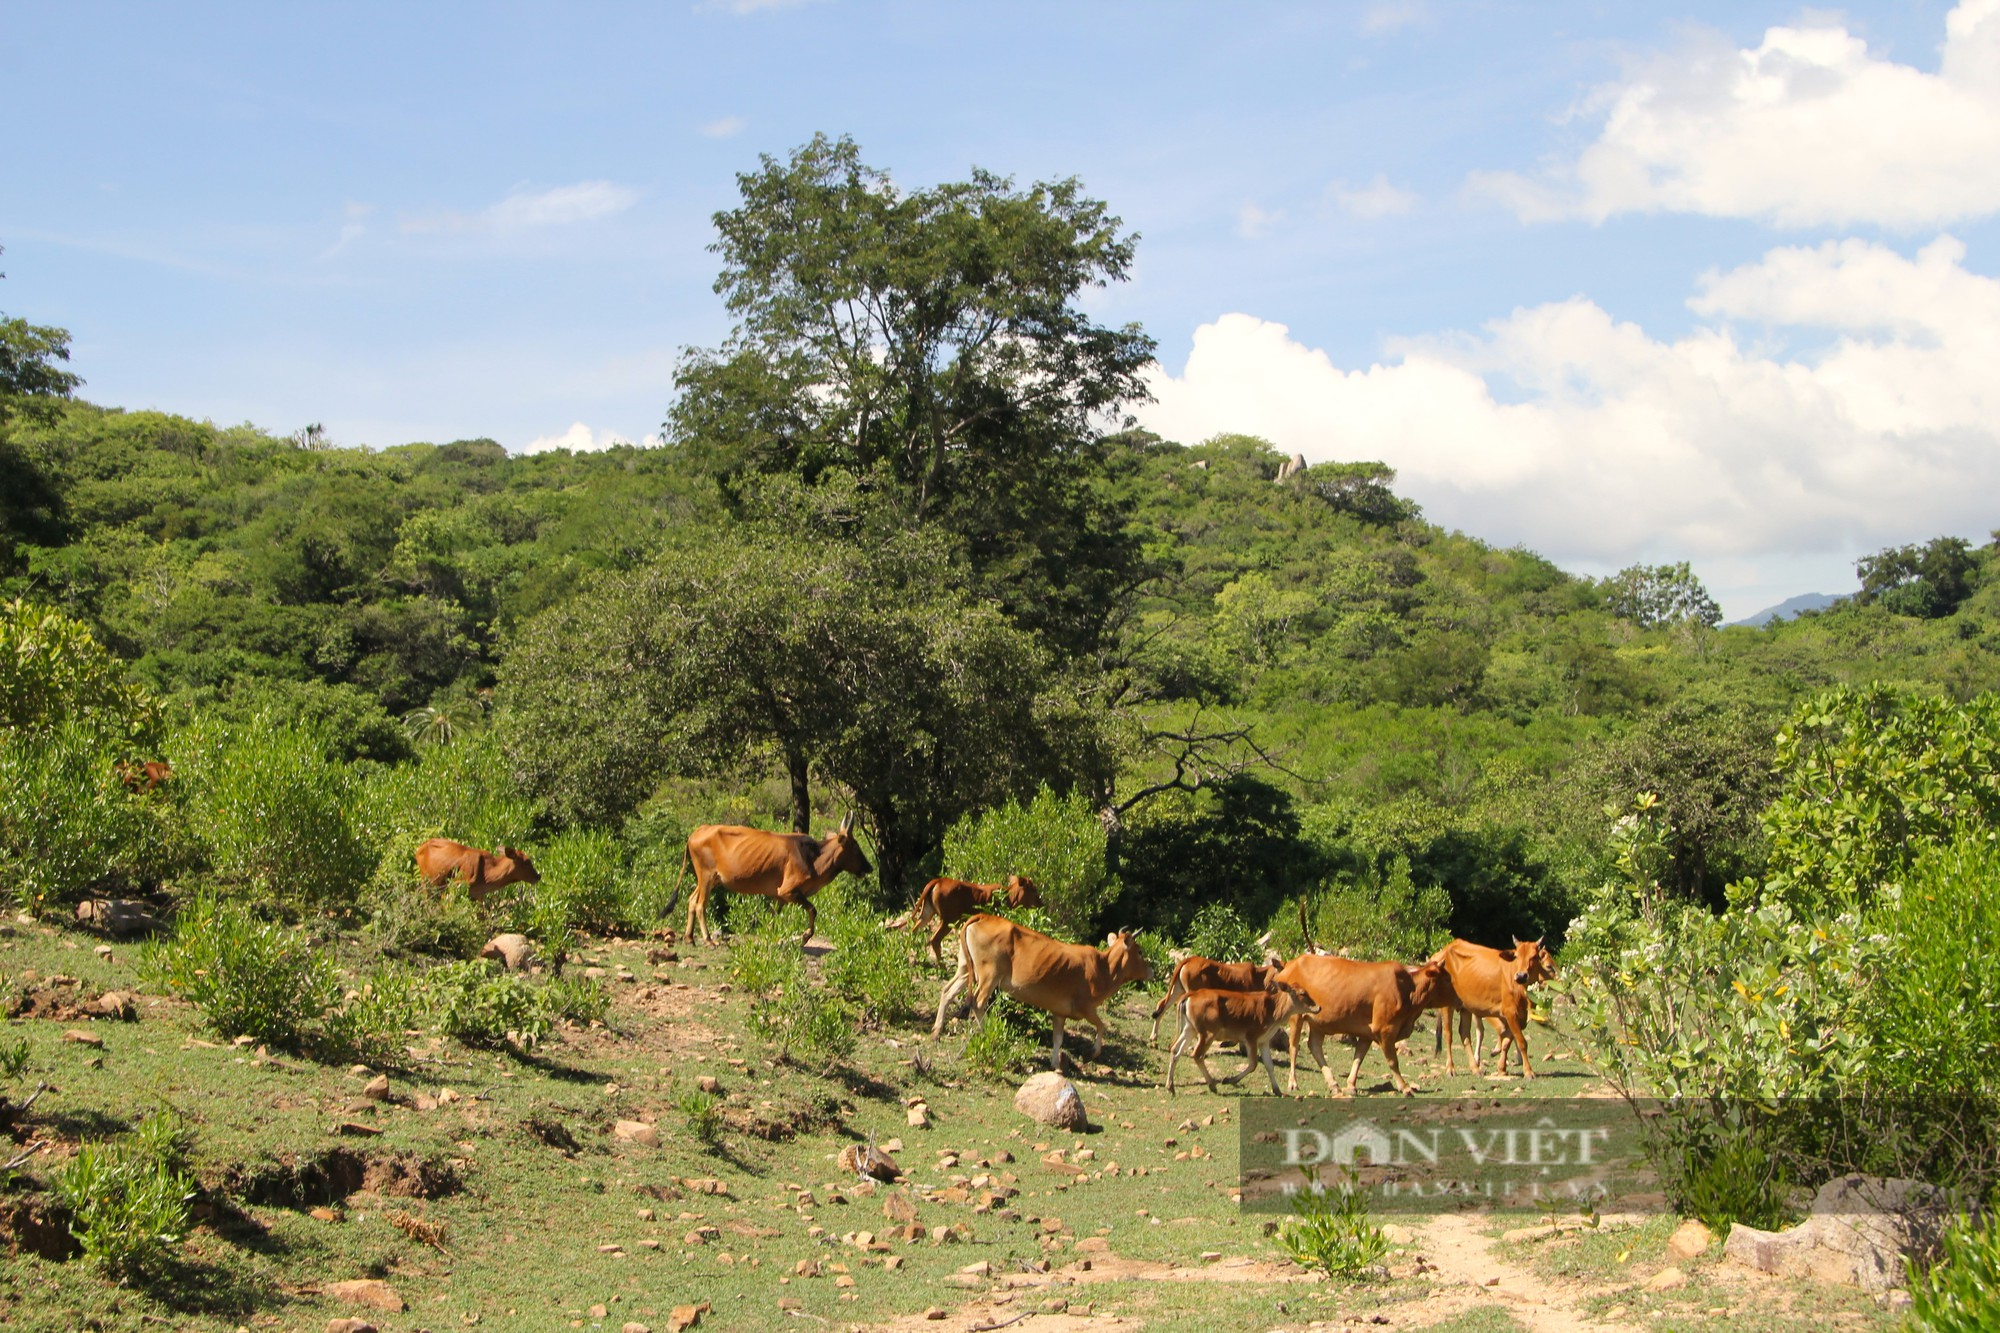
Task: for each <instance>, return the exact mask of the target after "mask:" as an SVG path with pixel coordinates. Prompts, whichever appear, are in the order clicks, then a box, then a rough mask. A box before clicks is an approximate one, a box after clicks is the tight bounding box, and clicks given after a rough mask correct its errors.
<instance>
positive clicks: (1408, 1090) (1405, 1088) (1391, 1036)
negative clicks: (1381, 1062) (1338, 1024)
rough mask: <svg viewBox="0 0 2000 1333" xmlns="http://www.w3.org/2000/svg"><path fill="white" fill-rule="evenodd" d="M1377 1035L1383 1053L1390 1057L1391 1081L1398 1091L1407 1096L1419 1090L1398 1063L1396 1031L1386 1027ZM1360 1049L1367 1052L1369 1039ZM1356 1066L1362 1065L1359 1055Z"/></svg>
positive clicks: (1356, 1058) (1355, 1061) (1364, 1041)
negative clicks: (1406, 1076)
mask: <svg viewBox="0 0 2000 1333" xmlns="http://www.w3.org/2000/svg"><path fill="white" fill-rule="evenodd" d="M1375 1035H1376V1040H1378V1041H1380V1042H1381V1043H1382V1054H1383V1055H1385V1056H1387V1057H1389V1078H1390V1080H1391V1081H1393V1082H1394V1083H1395V1085H1396V1089H1397V1091H1399V1092H1401V1093H1402V1094H1403V1095H1404V1096H1405V1097H1408V1096H1410V1095H1411V1094H1412V1093H1414V1092H1416V1091H1418V1089H1417V1087H1416V1086H1415V1085H1414V1084H1412V1083H1411V1082H1410V1080H1408V1079H1406V1078H1404V1077H1403V1067H1402V1066H1401V1065H1399V1064H1397V1063H1396V1034H1395V1032H1394V1031H1392V1030H1390V1029H1387V1028H1384V1029H1381V1030H1380V1031H1378V1032H1377V1033H1376V1034H1375ZM1359 1049H1360V1050H1361V1051H1363V1052H1365V1051H1366V1050H1367V1049H1368V1046H1367V1041H1366V1039H1365V1038H1364V1039H1363V1041H1362V1044H1361V1046H1360V1048H1359ZM1354 1066H1355V1068H1357V1069H1359V1068H1360V1067H1361V1059H1360V1056H1359V1055H1357V1056H1356V1057H1355V1060H1354Z"/></svg>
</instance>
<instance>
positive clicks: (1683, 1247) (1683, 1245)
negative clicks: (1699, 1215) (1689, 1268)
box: [1667, 1217, 1715, 1259]
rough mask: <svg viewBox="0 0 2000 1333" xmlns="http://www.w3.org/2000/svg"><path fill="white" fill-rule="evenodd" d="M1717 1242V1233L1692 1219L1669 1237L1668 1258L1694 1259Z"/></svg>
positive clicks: (1675, 1229)
mask: <svg viewBox="0 0 2000 1333" xmlns="http://www.w3.org/2000/svg"><path fill="white" fill-rule="evenodd" d="M1714 1241H1715V1233H1714V1232H1713V1231H1710V1230H1709V1229H1708V1228H1707V1227H1705V1226H1703V1225H1702V1224H1701V1223H1700V1222H1698V1221H1696V1220H1695V1219H1694V1218H1692V1217H1690V1218H1689V1219H1688V1220H1687V1221H1685V1222H1683V1223H1681V1224H1680V1225H1679V1226H1678V1227H1675V1228H1674V1234H1673V1235H1671V1236H1669V1237H1667V1258H1669V1259H1692V1258H1694V1257H1695V1256H1696V1255H1698V1254H1700V1253H1702V1252H1703V1251H1704V1250H1706V1249H1707V1248H1708V1247H1709V1246H1710V1245H1711V1244H1713V1243H1714Z"/></svg>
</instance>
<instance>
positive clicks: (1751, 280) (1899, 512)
mask: <svg viewBox="0 0 2000 1333" xmlns="http://www.w3.org/2000/svg"><path fill="white" fill-rule="evenodd" d="M1963 254H1964V250H1963V247H1962V246H1961V245H1960V244H1959V243H1958V242H1957V241H1955V240H1953V239H1951V238H1949V237H1947V238H1942V239H1940V240H1938V241H1937V242H1934V243H1933V244H1931V245H1930V246H1928V247H1926V248H1925V249H1923V250H1922V251H1921V252H1919V253H1918V254H1917V255H1916V256H1915V257H1914V258H1907V257H1904V256H1902V255H1899V254H1897V253H1896V252H1894V251H1892V250H1889V249H1887V248H1885V247H1882V246H1879V245H1872V244H1866V243H1862V242H1857V241H1844V242H1838V243H1833V244H1828V245H1824V246H1820V247H1817V248H1800V249H1778V250H1773V251H1771V252H1770V253H1769V254H1767V255H1765V256H1764V257H1763V258H1762V259H1761V260H1759V261H1758V262H1756V263H1753V264H1749V265H1745V266H1744V267H1742V268H1739V269H1736V270H1733V271H1730V272H1726V273H1715V274H1710V275H1708V276H1706V277H1705V278H1704V279H1703V280H1702V282H1701V284H1700V289H1699V291H1698V293H1697V294H1696V295H1695V296H1694V297H1693V298H1692V299H1691V300H1690V302H1689V304H1690V306H1691V307H1692V308H1693V309H1694V310H1695V311H1696V312H1697V313H1698V314H1700V315H1702V316H1703V317H1704V318H1705V319H1707V320H1709V321H1712V322H1710V323H1707V324H1706V325H1705V326H1703V327H1700V328H1697V329H1696V330H1694V331H1693V332H1691V333H1689V334H1688V335H1686V336H1685V337H1683V338H1680V339H1678V340H1675V341H1672V342H1665V341H1660V340H1658V339H1655V338H1653V337H1650V336H1649V335H1648V334H1647V333H1646V332H1645V331H1644V330H1642V329H1641V328H1639V327H1638V326H1637V325H1635V324H1630V323H1621V322H1619V321H1617V320H1615V319H1613V318H1612V317H1611V316H1610V315H1609V314H1607V313H1606V312H1605V311H1604V310H1603V309H1601V308H1599V307H1598V306H1597V305H1596V304H1594V303H1593V302H1591V301H1589V300H1586V299H1584V298H1582V297H1577V298H1573V299H1571V300H1568V301H1562V302H1556V303H1552V304H1548V305H1541V306H1535V307H1532V308H1523V309H1519V310H1516V311H1514V312H1513V313H1512V314H1510V315H1509V316H1507V317H1506V318H1504V319H1498V320H1494V321H1493V322H1491V323H1490V324H1488V325H1487V326H1486V327H1485V329H1484V330H1482V331H1481V332H1480V333H1479V334H1477V335H1451V336H1442V337H1432V338H1421V339H1409V340H1403V341H1399V342H1397V343H1395V344H1392V345H1391V346H1390V347H1389V349H1388V352H1389V354H1390V355H1389V357H1388V358H1387V359H1386V360H1385V361H1384V362H1382V363H1379V364H1376V365H1372V366H1369V367H1368V368H1366V369H1354V370H1346V369H1343V368H1341V367H1339V366H1336V365H1334V364H1333V363H1332V361H1331V360H1330V359H1329V358H1328V357H1327V356H1326V354H1325V353H1323V352H1320V351H1317V350H1315V349H1312V348H1308V347H1306V346H1303V345H1302V344H1300V343H1298V342H1297V341H1295V340H1293V339H1292V338H1291V336H1290V335H1289V332H1288V331H1287V329H1286V328H1285V326H1284V325H1281V324H1273V323H1269V322H1266V321H1263V320H1259V319H1256V318H1253V317H1252V316H1249V315H1245V314H1230V315H1224V316H1223V317H1222V318H1220V319H1218V320H1216V321H1215V322H1214V323H1212V324H1206V325H1203V326H1202V327H1201V328H1200V329H1198V330H1197V331H1196V333H1195V336H1194V349H1193V352H1192V354H1191V355H1190V357H1189V358H1188V362H1187V367H1186V369H1185V371H1184V372H1183V373H1182V374H1181V375H1178V376H1171V375H1168V374H1166V373H1165V372H1164V371H1156V372H1155V374H1154V376H1153V380H1152V388H1153V390H1154V393H1155V394H1156V396H1157V399H1158V401H1157V402H1155V403H1154V404H1152V405H1150V406H1147V407H1144V408H1142V409H1140V411H1139V413H1138V415H1139V418H1140V421H1141V422H1142V423H1143V424H1144V425H1146V426H1147V427H1149V428H1150V429H1153V430H1155V431H1158V432H1160V433H1161V434H1163V435H1166V436H1168V437H1169V438H1173V439H1179V440H1183V441H1194V440H1198V439H1201V438H1204V437H1206V436H1208V435H1210V434H1213V433H1216V432H1220V431H1245V432H1249V433H1252V434H1257V435H1262V436H1264V437H1266V438H1268V439H1270V440H1272V441H1273V442H1274V443H1276V444H1277V445H1278V446H1279V447H1280V448H1282V449H1284V450H1285V451H1286V452H1291V451H1294V450H1297V451H1301V452H1303V453H1304V454H1305V455H1306V457H1307V458H1308V459H1311V460H1314V461H1319V460H1324V459H1362V458H1378V459H1381V460H1383V461H1385V462H1387V463H1389V464H1390V465H1392V466H1393V467H1395V468H1397V469H1398V471H1399V472H1400V474H1401V479H1400V482H1399V487H1400V488H1401V489H1403V490H1404V491H1405V492H1406V493H1407V494H1410V495H1411V496H1413V497H1414V498H1416V499H1417V500H1418V501H1420V502H1421V503H1422V504H1423V505H1424V506H1425V509H1426V511H1427V512H1428V514H1429V516H1430V517H1431V518H1432V519H1433V520H1435V521H1437V522H1440V523H1443V524H1445V525H1446V526H1449V527H1459V528H1463V529H1465V530H1467V531H1469V532H1473V533H1476V534H1477V535H1479V536H1481V537H1484V538H1487V539H1489V540H1495V541H1499V542H1502V543H1511V542H1522V543H1525V544H1526V545H1528V546H1530V547H1533V548H1534V549H1536V550H1539V551H1541V552H1543V553H1544V554H1546V555H1548V556H1550V557H1551V558H1553V559H1556V560H1558V561H1561V562H1564V563H1572V564H1585V565H1591V566H1596V567H1612V568H1615V567H1617V566H1618V565H1620V564H1624V563H1629V562H1630V561H1632V560H1635V559H1676V560H1678V559H1690V558H1691V559H1694V560H1696V561H1697V562H1698V563H1699V562H1701V561H1710V562H1726V563H1728V564H1730V565H1731V566H1732V567H1734V568H1738V569H1745V570H1747V569H1751V568H1753V567H1757V566H1760V565H1761V566H1770V565H1772V564H1774V563H1779V562H1784V561H1797V560H1802V559H1803V560H1810V559H1812V558H1816V557H1825V558H1828V559H1833V560H1834V561H1835V563H1838V558H1839V557H1846V556H1852V555H1853V554H1857V553H1862V552H1866V551H1870V550H1875V549H1878V548H1880V547H1881V546H1884V545H1888V544H1890V543H1893V542H1903V541H1910V540H1914V539H1918V538H1922V537H1928V536H1935V535H1937V534H1939V533H1945V532H1956V533H1961V534H1976V533H1980V532H1983V531H1985V530H1986V528H1987V527H1989V526H1991V525H1992V522H1993V514H1992V504H1991V498H1992V496H1993V494H1994V493H1995V491H1996V489H2000V377H1996V376H1994V375H1993V374H1992V367H1993V366H1994V365H1995V364H2000V281H1995V280H1994V279H1991V278H1986V277H1982V276H1980V275H1978V274H1975V273H1972V272H1969V271H1968V270H1966V269H1965V268H1964V267H1963V266H1962V264H1961V262H1960V260H1961V259H1962V257H1963ZM1739 321H1740V322H1754V323H1756V324H1759V325H1767V326H1770V327H1769V328H1765V329H1759V330H1757V334H1756V336H1755V337H1753V338H1749V339H1742V338H1739V336H1738V334H1737V331H1736V330H1735V329H1734V328H1733V327H1732V325H1733V324H1734V323H1736V322H1739ZM1794 328H1796V329H1801V330H1803V331H1804V332H1805V334H1806V337H1805V338H1804V339H1803V340H1802V345H1807V346H1810V347H1812V348H1813V349H1814V350H1812V351H1811V352H1810V353H1806V352H1801V353H1799V354H1796V355H1788V354H1787V353H1785V352H1784V350H1783V347H1784V337H1785V335H1786V332H1787V331H1788V330H1790V329H1794ZM1798 590H1799V589H1794V591H1798ZM1744 609H1755V608H1754V607H1747V608H1744Z"/></svg>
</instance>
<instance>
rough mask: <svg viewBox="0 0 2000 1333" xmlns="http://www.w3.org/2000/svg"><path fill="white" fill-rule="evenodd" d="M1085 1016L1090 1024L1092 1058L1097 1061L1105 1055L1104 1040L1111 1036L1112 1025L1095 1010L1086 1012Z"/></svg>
mask: <svg viewBox="0 0 2000 1333" xmlns="http://www.w3.org/2000/svg"><path fill="white" fill-rule="evenodd" d="M1083 1016H1084V1019H1085V1020H1086V1021H1087V1022H1089V1024H1090V1028H1091V1032H1090V1058H1091V1059H1093V1060H1095V1059H1096V1058H1097V1057H1098V1056H1100V1055H1102V1054H1104V1039H1105V1038H1106V1037H1108V1036H1110V1035H1111V1025H1110V1024H1109V1023H1107V1022H1105V1021H1104V1016H1103V1015H1102V1014H1100V1013H1098V1012H1097V1010H1096V1009H1095V1008H1092V1009H1089V1010H1086V1011H1085V1013H1084V1015H1083Z"/></svg>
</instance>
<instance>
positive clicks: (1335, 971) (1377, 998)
mask: <svg viewBox="0 0 2000 1333" xmlns="http://www.w3.org/2000/svg"><path fill="white" fill-rule="evenodd" d="M1443 975H1444V969H1443V967H1442V966H1441V965H1440V964H1438V963H1436V962H1428V963H1424V964H1421V965H1420V966H1417V967H1414V968H1408V967H1404V966H1403V965H1402V964H1401V963H1362V962H1356V961H1355V960H1353V959H1351V958H1332V957H1328V956H1326V955H1324V954H1306V955H1303V956H1301V957H1298V958H1294V959H1293V960H1292V961H1291V962H1289V963H1287V964H1285V967H1284V970H1283V971H1281V972H1280V973H1278V980H1279V981H1282V982H1286V983H1289V984H1291V985H1294V986H1297V987H1299V988H1300V989H1301V990H1304V991H1305V992H1306V993H1307V994H1308V995H1310V996H1312V998H1313V1000H1314V1002H1315V1003H1317V1004H1318V1005H1319V1012H1318V1013H1316V1014H1314V1015H1313V1016H1312V1017H1310V1018H1307V1017H1304V1016H1295V1017H1294V1018H1293V1019H1292V1021H1291V1042H1292V1068H1291V1077H1290V1080H1289V1082H1288V1084H1287V1088H1288V1090H1289V1091H1291V1092H1297V1091H1298V1090H1299V1029H1300V1028H1301V1027H1303V1028H1304V1029H1305V1031H1306V1035H1307V1040H1308V1044H1310V1046H1311V1047H1312V1057H1313V1060H1314V1061H1315V1062H1316V1063H1317V1064H1318V1065H1319V1070H1320V1073H1321V1074H1322V1075H1323V1076H1324V1077H1325V1078H1326V1091H1327V1095H1328V1096H1335V1095H1337V1094H1336V1093H1335V1091H1334V1085H1333V1070H1332V1069H1331V1068H1330V1067H1329V1066H1328V1065H1327V1063H1326V1056H1325V1050H1324V1044H1325V1041H1326V1038H1327V1037H1328V1036H1335V1037H1340V1038H1342V1039H1344V1040H1345V1041H1346V1042H1347V1043H1348V1045H1349V1046H1351V1047H1352V1048H1353V1050H1354V1067H1353V1068H1352V1069H1350V1070H1348V1072H1347V1095H1348V1096H1350V1097H1352V1096H1353V1095H1354V1086H1355V1080H1356V1079H1358V1078H1359V1077H1360V1074H1361V1061H1362V1058H1363V1057H1364V1056H1366V1055H1367V1054H1368V1048H1369V1046H1370V1045H1380V1046H1381V1048H1382V1054H1383V1056H1384V1057H1386V1058H1387V1059H1388V1061H1389V1075H1390V1077H1391V1078H1392V1079H1393V1080H1394V1081H1395V1084H1396V1087H1397V1089H1398V1090H1399V1091H1401V1092H1402V1093H1403V1095H1404V1096H1408V1095H1410V1094H1411V1093H1413V1092H1415V1091H1416V1089H1415V1088H1414V1087H1412V1086H1411V1084H1410V1081H1409V1080H1408V1079H1406V1078H1404V1077H1403V1070H1402V1067H1401V1066H1400V1065H1398V1064H1397V1063H1396V1043H1397V1042H1399V1041H1401V1040H1402V1039H1403V1038H1404V1037H1406V1036H1408V1035H1409V1033H1410V1029H1411V1028H1412V1027H1413V1026H1415V1024H1416V1021H1417V1019H1418V1017H1419V1016H1420V1015H1421V1014H1422V1013H1423V1011H1424V1007H1425V1006H1426V1005H1428V1004H1429V1003H1430V1001H1431V996H1432V992H1433V991H1434V990H1435V989H1436V987H1437V984H1438V979H1439V978H1440V977H1441V976H1443Z"/></svg>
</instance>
